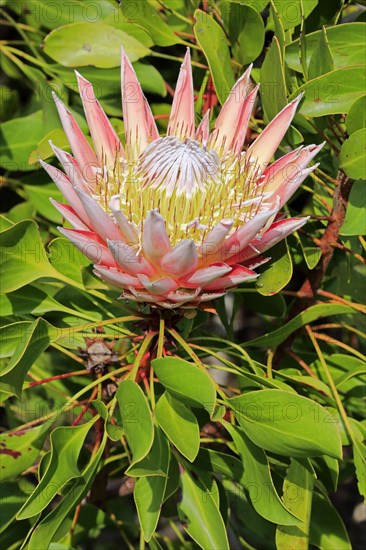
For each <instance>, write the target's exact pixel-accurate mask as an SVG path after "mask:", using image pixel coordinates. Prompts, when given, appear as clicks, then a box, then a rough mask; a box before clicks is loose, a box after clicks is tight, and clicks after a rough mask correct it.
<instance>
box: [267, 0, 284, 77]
mask: <svg viewBox="0 0 366 550" xmlns="http://www.w3.org/2000/svg"><path fill="white" fill-rule="evenodd" d="M270 7H271V9H270V14H271V17H272V18H273V22H274V31H275V36H276V38H277V40H278V43H279V46H280V54H281V60H282V63H283V62H284V59H285V43H286V35H285V30H284V28H283V24H282V21H281V19H280V17H279V15H278V11H277V9H276V6H275V5H274V3H273V1H272V0H271V4H270ZM284 70H286V67H284Z"/></svg>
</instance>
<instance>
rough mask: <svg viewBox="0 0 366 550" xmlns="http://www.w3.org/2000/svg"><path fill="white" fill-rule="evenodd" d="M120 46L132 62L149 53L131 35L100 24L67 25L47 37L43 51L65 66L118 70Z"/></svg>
mask: <svg viewBox="0 0 366 550" xmlns="http://www.w3.org/2000/svg"><path fill="white" fill-rule="evenodd" d="M121 46H123V48H124V50H125V52H126V54H127V55H128V57H129V59H130V61H131V62H134V61H137V60H138V59H140V58H141V57H145V56H146V55H148V54H149V52H150V50H149V49H148V48H146V46H144V45H143V44H142V43H141V42H139V41H138V40H136V38H134V37H133V36H130V35H128V34H127V33H125V32H124V31H121V30H119V29H115V28H114V27H112V26H111V25H105V24H103V23H100V22H98V23H70V24H69V25H64V26H62V27H59V28H56V29H55V30H53V31H51V32H50V34H49V35H48V36H46V38H45V41H44V51H45V53H46V54H47V55H49V56H50V57H51V58H52V59H54V60H55V61H57V62H58V63H60V64H61V65H65V66H66V67H83V66H84V65H94V66H95V67H101V68H109V67H118V66H119V65H120V64H121Z"/></svg>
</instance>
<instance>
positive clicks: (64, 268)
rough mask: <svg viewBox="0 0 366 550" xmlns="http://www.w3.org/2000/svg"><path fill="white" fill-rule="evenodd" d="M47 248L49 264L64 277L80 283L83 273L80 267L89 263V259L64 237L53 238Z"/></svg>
mask: <svg viewBox="0 0 366 550" xmlns="http://www.w3.org/2000/svg"><path fill="white" fill-rule="evenodd" d="M48 248H49V252H50V263H51V265H52V266H53V267H54V268H55V269H56V270H57V271H58V272H59V273H61V274H62V275H64V276H65V277H69V278H70V279H72V280H74V281H76V282H78V283H80V284H82V283H83V274H82V270H81V269H80V268H82V267H85V266H87V265H90V260H89V259H88V258H86V257H85V256H84V254H82V253H81V252H80V251H79V250H78V249H77V248H76V246H74V245H73V244H72V243H71V242H70V241H69V240H68V239H65V238H64V237H58V238H56V239H54V240H53V241H52V242H51V243H50V244H49V246H48Z"/></svg>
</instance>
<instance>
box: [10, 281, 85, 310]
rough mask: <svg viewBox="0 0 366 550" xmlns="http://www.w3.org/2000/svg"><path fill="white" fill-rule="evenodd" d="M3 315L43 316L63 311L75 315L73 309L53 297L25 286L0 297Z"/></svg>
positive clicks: (35, 288) (30, 286)
mask: <svg viewBox="0 0 366 550" xmlns="http://www.w3.org/2000/svg"><path fill="white" fill-rule="evenodd" d="M0 310H1V312H2V315H4V316H7V315H9V316H10V315H29V314H32V315H43V314H44V313H47V312H49V311H63V312H65V313H70V314H75V311H74V310H73V309H70V308H68V307H66V306H63V305H62V304H60V303H59V302H57V301H56V300H55V299H54V298H52V296H50V295H49V294H47V293H46V292H43V290H40V289H39V288H37V287H35V286H33V285H27V286H24V287H22V288H20V289H18V290H15V291H14V292H10V293H9V294H1V295H0Z"/></svg>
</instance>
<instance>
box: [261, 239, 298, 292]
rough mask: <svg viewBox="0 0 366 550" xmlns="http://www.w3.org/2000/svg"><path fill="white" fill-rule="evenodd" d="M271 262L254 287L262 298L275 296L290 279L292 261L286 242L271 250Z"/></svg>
mask: <svg viewBox="0 0 366 550" xmlns="http://www.w3.org/2000/svg"><path fill="white" fill-rule="evenodd" d="M270 254H271V260H270V261H269V262H268V264H267V266H266V269H265V271H264V272H263V273H261V275H260V277H259V278H258V279H257V281H256V287H257V290H258V292H259V293H260V294H262V295H263V296H272V295H273V294H277V292H279V291H280V290H282V289H283V287H284V286H286V285H287V283H288V282H289V281H290V280H291V278H292V260H291V255H290V253H289V250H288V246H287V243H286V241H281V242H280V243H279V244H277V245H276V246H275V247H274V248H272V249H271V252H270Z"/></svg>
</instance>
